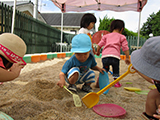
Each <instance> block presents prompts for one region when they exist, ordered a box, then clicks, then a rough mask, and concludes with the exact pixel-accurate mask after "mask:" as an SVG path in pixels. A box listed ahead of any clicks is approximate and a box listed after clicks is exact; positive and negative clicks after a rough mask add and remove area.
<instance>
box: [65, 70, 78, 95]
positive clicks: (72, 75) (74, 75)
mask: <svg viewBox="0 0 160 120" xmlns="http://www.w3.org/2000/svg"><path fill="white" fill-rule="evenodd" d="M79 75H80V70H79V68H78V67H74V68H71V69H70V70H69V72H68V73H67V79H66V82H68V83H69V86H68V89H69V90H72V91H75V92H77V88H76V85H75V83H76V82H77V81H78V79H79Z"/></svg>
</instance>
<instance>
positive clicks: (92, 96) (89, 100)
mask: <svg viewBox="0 0 160 120" xmlns="http://www.w3.org/2000/svg"><path fill="white" fill-rule="evenodd" d="M129 73H132V74H133V73H135V70H133V69H132V64H130V65H129V67H128V70H127V71H126V72H125V73H124V74H123V75H121V76H120V77H119V78H117V79H116V80H114V81H113V82H111V83H110V84H109V85H107V86H106V87H104V88H103V89H102V90H100V91H99V92H97V93H94V92H90V93H88V94H87V95H85V96H84V97H83V98H82V101H83V103H84V104H85V105H86V106H87V107H88V108H92V107H93V106H95V105H96V104H97V103H98V101H99V95H101V94H102V93H103V92H104V91H106V90H107V89H109V88H110V87H112V86H113V85H114V84H116V83H117V82H118V81H120V80H121V79H122V78H124V77H125V76H126V75H127V74H129Z"/></svg>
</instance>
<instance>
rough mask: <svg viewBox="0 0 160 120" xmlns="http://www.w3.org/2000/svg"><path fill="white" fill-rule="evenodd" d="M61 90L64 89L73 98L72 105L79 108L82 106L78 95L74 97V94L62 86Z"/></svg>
mask: <svg viewBox="0 0 160 120" xmlns="http://www.w3.org/2000/svg"><path fill="white" fill-rule="evenodd" d="M63 88H64V89H66V90H67V91H68V92H69V93H71V94H72V96H73V101H74V105H75V106H76V107H81V106H82V102H81V99H80V97H79V96H78V95H76V94H73V93H72V92H71V91H70V90H68V89H67V88H66V86H63Z"/></svg>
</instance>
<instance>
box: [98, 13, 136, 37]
mask: <svg viewBox="0 0 160 120" xmlns="http://www.w3.org/2000/svg"><path fill="white" fill-rule="evenodd" d="M113 20H115V19H114V18H111V19H110V18H108V17H107V15H106V16H105V17H104V18H103V19H100V18H99V21H100V24H99V27H98V31H99V30H107V31H109V32H110V24H111V22H112V21H113ZM123 35H125V36H138V33H135V32H132V31H129V30H128V29H126V28H125V29H124V31H123Z"/></svg>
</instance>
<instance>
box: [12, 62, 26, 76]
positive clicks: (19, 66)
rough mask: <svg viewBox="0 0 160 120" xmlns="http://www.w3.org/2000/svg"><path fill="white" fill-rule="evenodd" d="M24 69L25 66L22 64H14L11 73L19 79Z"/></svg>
mask: <svg viewBox="0 0 160 120" xmlns="http://www.w3.org/2000/svg"><path fill="white" fill-rule="evenodd" d="M23 67H24V65H22V64H21V63H13V65H12V66H11V68H10V71H11V72H14V73H15V75H16V77H18V76H19V74H20V72H21V69H22V68H23Z"/></svg>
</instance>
